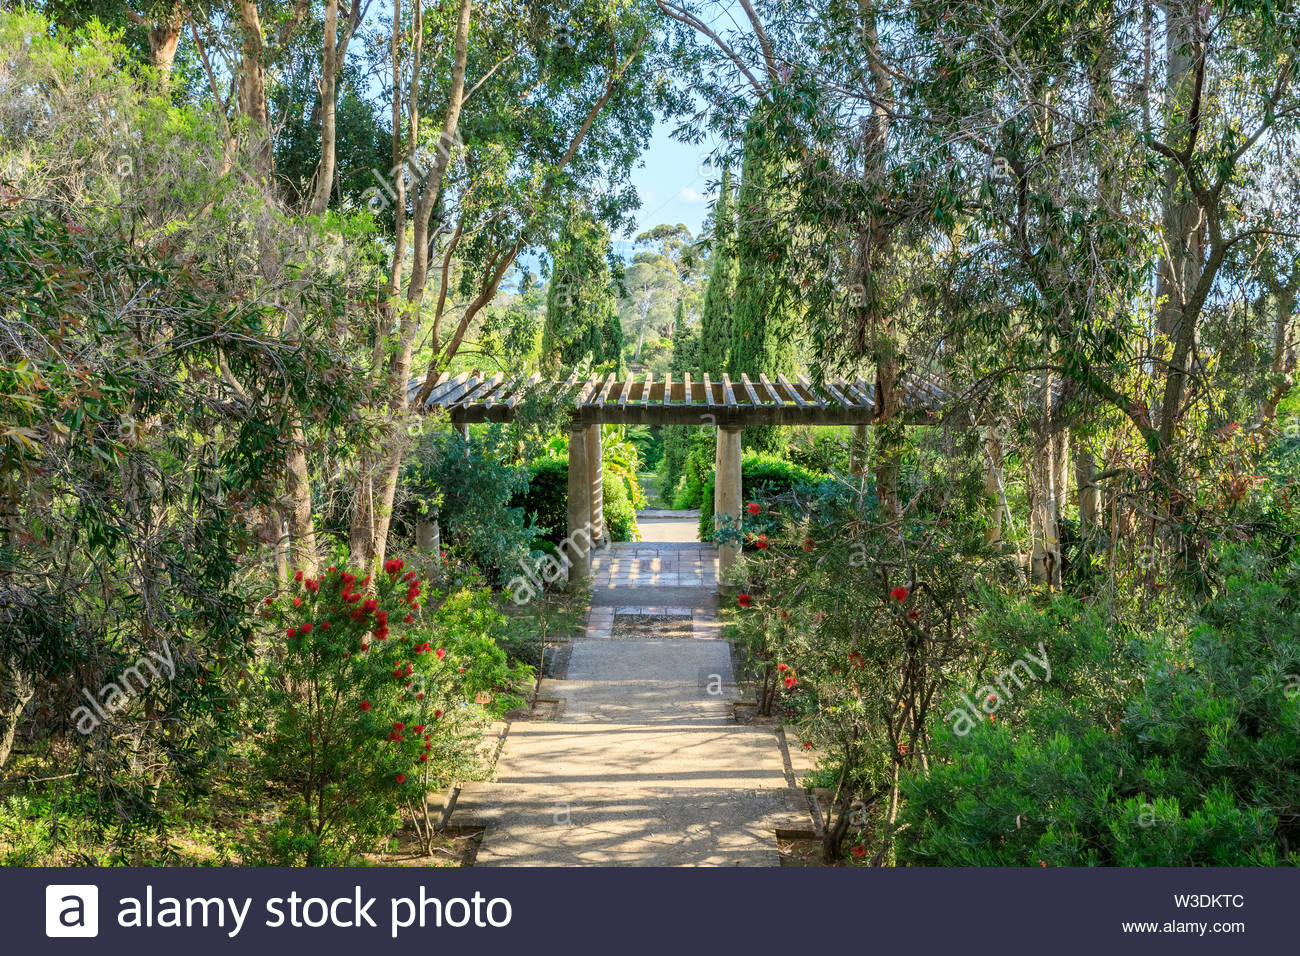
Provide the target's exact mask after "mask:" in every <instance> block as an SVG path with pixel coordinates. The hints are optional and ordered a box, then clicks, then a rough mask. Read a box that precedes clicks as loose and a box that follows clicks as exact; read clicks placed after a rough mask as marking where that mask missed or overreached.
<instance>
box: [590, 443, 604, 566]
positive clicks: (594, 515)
mask: <svg viewBox="0 0 1300 956" xmlns="http://www.w3.org/2000/svg"><path fill="white" fill-rule="evenodd" d="M603 458H604V454H603V449H602V446H601V442H600V426H599V425H592V426H591V427H590V428H588V429H587V480H588V481H589V482H590V483H591V499H590V501H591V541H592V546H593V547H596V548H599V547H602V546H603V545H604V544H605V543H606V542H605V485H604V480H605V472H604V466H603Z"/></svg>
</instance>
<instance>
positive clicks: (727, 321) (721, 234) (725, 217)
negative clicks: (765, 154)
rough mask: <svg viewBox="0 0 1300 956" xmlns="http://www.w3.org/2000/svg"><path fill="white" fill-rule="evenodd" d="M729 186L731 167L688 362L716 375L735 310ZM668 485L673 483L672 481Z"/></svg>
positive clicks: (724, 357) (716, 214) (723, 360)
mask: <svg viewBox="0 0 1300 956" xmlns="http://www.w3.org/2000/svg"><path fill="white" fill-rule="evenodd" d="M734 202H735V199H734V196H733V194H732V185H731V166H730V165H727V166H725V167H724V168H723V170H722V184H721V185H720V186H719V188H718V202H717V205H716V206H714V209H713V233H712V236H711V237H710V241H711V244H712V246H713V264H712V269H711V270H710V272H709V284H708V288H707V289H706V290H705V293H704V312H703V314H702V315H701V317H700V334H699V339H698V346H697V348H698V354H696V355H694V356H692V357H691V359H690V360H689V365H688V368H689V369H698V370H699V371H700V372H708V373H709V374H710V375H717V374H718V373H720V372H721V371H722V370H723V369H725V368H728V367H729V366H728V364H727V357H728V353H729V352H730V350H731V314H732V309H733V308H734V307H735V296H736V274H737V272H738V270H739V267H738V264H737V262H736V211H735V209H734V208H733V204H734ZM672 484H676V482H675V480H674V481H673V482H672Z"/></svg>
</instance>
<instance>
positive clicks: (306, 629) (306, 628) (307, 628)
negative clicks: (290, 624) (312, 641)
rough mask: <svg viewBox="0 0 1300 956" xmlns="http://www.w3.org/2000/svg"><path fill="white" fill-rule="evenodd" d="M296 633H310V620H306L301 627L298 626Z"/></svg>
mask: <svg viewBox="0 0 1300 956" xmlns="http://www.w3.org/2000/svg"><path fill="white" fill-rule="evenodd" d="M298 633H299V634H310V633H311V621H308V622H307V623H306V624H304V625H303V626H302V627H300V628H298Z"/></svg>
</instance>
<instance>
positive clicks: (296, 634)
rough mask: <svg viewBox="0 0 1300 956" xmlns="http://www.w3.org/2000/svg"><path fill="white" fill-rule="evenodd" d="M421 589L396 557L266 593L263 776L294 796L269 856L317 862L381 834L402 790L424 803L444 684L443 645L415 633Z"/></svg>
mask: <svg viewBox="0 0 1300 956" xmlns="http://www.w3.org/2000/svg"><path fill="white" fill-rule="evenodd" d="M422 590H423V585H422V583H421V581H420V580H419V578H418V577H416V575H415V572H413V571H409V570H406V569H405V566H404V564H403V562H402V561H401V559H392V560H390V561H388V562H386V563H385V565H384V570H383V572H382V573H381V574H379V575H378V576H377V578H376V579H375V580H373V581H372V580H371V579H370V578H368V577H367V578H362V579H360V580H358V578H357V575H356V574H354V573H352V572H350V571H347V570H340V569H338V568H335V567H331V568H330V569H329V570H328V571H326V572H325V573H324V574H323V575H322V576H321V577H320V578H318V579H313V578H308V577H305V576H304V575H303V574H302V572H301V571H300V572H298V574H297V575H296V576H295V581H294V586H293V587H292V588H291V590H290V592H289V594H288V595H286V596H284V597H281V598H279V599H273V598H267V599H266V611H265V613H266V616H267V618H268V619H269V620H271V621H273V622H275V624H276V625H277V626H278V628H279V630H278V633H279V642H280V646H279V647H278V648H276V650H275V652H274V653H272V654H270V655H268V660H269V661H270V664H269V673H268V674H267V675H266V676H267V678H268V680H267V685H266V686H267V690H266V705H267V707H266V709H267V713H268V714H269V715H271V716H270V718H269V725H268V726H267V728H266V729H267V731H268V735H267V742H266V746H265V748H264V764H265V770H266V773H267V777H268V779H270V780H273V781H276V782H278V783H280V784H282V785H283V786H285V787H287V788H288V790H289V791H290V792H291V793H292V795H293V798H294V799H293V800H292V801H291V802H290V815H289V818H288V819H286V820H283V821H281V822H280V823H279V824H278V826H277V831H278V832H275V833H273V834H272V844H273V845H274V846H275V848H276V849H275V852H274V854H273V855H275V856H277V857H280V858H282V859H281V862H288V860H289V859H301V860H305V862H306V863H307V864H308V865H321V864H328V863H334V862H338V861H340V860H346V859H347V858H349V857H351V856H353V855H355V854H356V853H357V852H360V851H361V850H364V849H366V848H367V847H368V846H370V845H373V843H374V842H375V841H376V840H378V839H380V838H382V837H385V836H387V835H388V834H389V833H391V832H392V830H393V828H394V824H395V817H396V814H397V809H398V806H399V804H400V803H401V802H402V800H403V797H404V796H406V795H413V796H415V797H416V798H418V799H419V802H421V803H422V802H423V794H424V792H425V791H424V790H423V789H422V787H423V781H424V780H425V778H426V775H425V774H424V773H422V768H423V767H424V766H426V765H427V764H428V763H429V761H430V759H431V757H430V755H431V753H432V752H433V751H434V747H435V744H434V740H435V737H436V736H437V735H438V733H439V727H438V722H439V720H440V719H441V718H442V715H443V710H442V708H443V707H444V706H445V702H444V701H445V698H446V696H447V694H446V690H445V688H444V686H443V685H444V684H449V683H452V681H451V679H450V674H449V672H450V671H452V663H453V662H452V661H450V660H448V655H447V651H446V649H445V648H443V647H440V646H438V644H437V643H436V642H435V641H434V640H432V639H429V638H427V637H425V638H423V639H422V638H421V637H420V636H414V635H419V628H418V627H417V624H418V622H419V616H420V614H421V596H422Z"/></svg>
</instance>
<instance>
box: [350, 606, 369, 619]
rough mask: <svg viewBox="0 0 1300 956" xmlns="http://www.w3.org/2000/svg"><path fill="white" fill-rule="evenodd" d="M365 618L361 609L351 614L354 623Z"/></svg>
mask: <svg viewBox="0 0 1300 956" xmlns="http://www.w3.org/2000/svg"><path fill="white" fill-rule="evenodd" d="M365 616H366V612H365V611H363V610H361V608H357V609H356V610H355V611H353V612H352V620H354V621H360V620H361V619H362V618H364V617H365Z"/></svg>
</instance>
